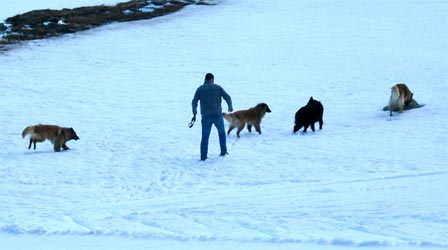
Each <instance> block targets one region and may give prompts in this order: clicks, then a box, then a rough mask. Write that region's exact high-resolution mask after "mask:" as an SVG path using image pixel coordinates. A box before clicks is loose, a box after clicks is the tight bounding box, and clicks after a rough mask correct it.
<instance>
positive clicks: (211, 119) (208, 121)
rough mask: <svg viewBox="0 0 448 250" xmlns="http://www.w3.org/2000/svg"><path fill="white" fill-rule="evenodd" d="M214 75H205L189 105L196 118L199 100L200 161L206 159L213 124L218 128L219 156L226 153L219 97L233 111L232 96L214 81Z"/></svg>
mask: <svg viewBox="0 0 448 250" xmlns="http://www.w3.org/2000/svg"><path fill="white" fill-rule="evenodd" d="M214 80H215V77H214V76H213V74H212V73H207V74H206V75H205V81H204V84H203V85H201V86H200V87H199V88H198V89H197V90H196V93H195V94H194V97H193V101H192V102H191V105H192V107H193V115H194V116H193V119H194V120H196V114H197V107H198V101H201V115H202V120H201V124H202V139H201V161H205V160H206V159H207V153H208V139H209V137H210V132H211V130H212V125H213V124H214V125H215V127H216V129H217V130H218V135H219V145H220V147H221V154H220V155H221V156H225V155H227V145H226V131H225V129H224V118H223V116H222V108H221V98H223V99H224V100H225V101H226V102H227V106H228V108H229V109H228V110H229V112H232V111H233V107H232V98H230V96H229V94H227V93H226V91H225V90H224V89H223V88H222V87H221V86H219V85H218V84H215V83H214Z"/></svg>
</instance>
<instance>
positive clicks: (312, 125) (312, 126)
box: [311, 122, 316, 132]
mask: <svg viewBox="0 0 448 250" xmlns="http://www.w3.org/2000/svg"><path fill="white" fill-rule="evenodd" d="M311 130H312V131H313V132H316V129H315V127H314V122H312V123H311Z"/></svg>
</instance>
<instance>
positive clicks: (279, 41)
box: [0, 0, 448, 250]
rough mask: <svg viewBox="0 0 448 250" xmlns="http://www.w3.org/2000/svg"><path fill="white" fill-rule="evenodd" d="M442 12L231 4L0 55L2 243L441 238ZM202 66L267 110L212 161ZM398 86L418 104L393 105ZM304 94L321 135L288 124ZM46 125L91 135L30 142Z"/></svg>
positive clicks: (346, 244) (369, 245) (239, 0)
mask: <svg viewBox="0 0 448 250" xmlns="http://www.w3.org/2000/svg"><path fill="white" fill-rule="evenodd" d="M4 2H5V0H2V5H3V4H4ZM20 2H23V1H6V3H9V4H10V5H9V6H10V7H18V6H20V7H24V6H26V7H30V8H35V6H36V5H33V4H32V3H33V1H31V0H29V1H25V2H26V3H20ZM65 2H67V6H64V7H74V6H70V5H71V4H68V3H69V2H70V1H64V3H65ZM72 2H74V1H72ZM77 2H79V3H81V2H83V4H84V3H85V5H93V4H98V2H95V1H93V0H86V1H77ZM101 2H106V1H101ZM114 2H115V1H111V3H114ZM43 3H45V4H50V1H43ZM62 3H63V2H62V1H60V2H58V4H62ZM16 5H17V6H16ZM39 7H55V6H39ZM57 7H62V6H57ZM6 9H9V8H6ZM29 10H31V9H29ZM447 10H448V6H447V1H445V0H433V1H408V0H405V1H403V0H376V1H368V0H361V1H355V0H338V1H335V0H330V1H320V0H317V1H316V0H304V1H295V0H288V1H282V2H275V1H269V0H256V1H255V0H252V1H251V0H224V1H220V2H219V4H217V5H214V6H189V7H187V8H185V9H183V10H182V11H179V12H177V13H174V14H171V15H168V16H164V17H160V18H156V19H152V20H144V21H138V22H130V23H118V24H111V25H107V26H103V27H100V28H97V29H93V30H89V31H86V32H81V33H77V34H71V35H65V36H62V37H59V38H52V39H47V40H39V41H31V42H27V43H23V44H20V45H18V46H15V48H14V49H12V50H9V51H6V52H5V51H4V52H0V53H1V54H0V64H1V67H0V102H1V106H0V111H1V115H0V119H1V122H0V137H1V139H2V142H1V144H0V145H1V146H0V147H1V150H0V204H1V206H0V242H1V247H0V248H1V249H2V250H3V249H5V250H6V249H8V250H9V249H25V250H29V249H46V250H48V249H97V250H98V249H109V250H110V249H112V250H113V249H261V250H265V249H311V250H314V249H347V248H349V249H363V250H364V249H439V248H440V249H446V248H448V196H447V194H446V193H445V192H446V191H447V190H448V181H447V179H448V164H447V162H448V154H447V153H448V152H447V148H448V127H447V126H448V125H447V117H448V111H447V109H446V108H445V105H446V103H447V101H448V99H447V93H448V71H447V70H446V69H447V65H448V58H447V57H448V35H447V34H448V33H447V32H446V27H448V18H447V13H448V12H447ZM0 13H1V15H2V16H5V17H7V16H8V15H10V14H7V11H5V8H3V7H2V9H1V10H0ZM5 13H6V14H5ZM207 72H212V73H214V74H215V80H216V82H217V83H218V84H220V85H221V86H223V87H224V89H226V91H227V92H228V93H229V94H230V95H231V96H232V99H233V104H234V109H235V110H240V109H247V108H250V107H253V106H255V105H256V104H257V103H260V102H266V103H267V104H268V105H269V106H270V108H271V110H272V113H269V114H267V115H266V116H265V117H264V119H263V122H262V125H261V127H262V134H261V135H259V134H257V133H254V132H252V133H249V132H248V131H247V130H244V131H243V132H242V133H241V138H240V139H237V137H236V135H235V132H233V133H231V134H230V135H229V136H228V140H227V143H228V148H229V153H230V154H229V155H228V156H226V157H224V158H222V157H219V156H218V154H219V152H220V151H219V144H218V136H217V132H216V130H215V129H213V130H212V134H211V136H210V145H209V159H208V160H207V161H205V162H201V161H200V160H199V143H200V134H201V126H200V116H199V117H198V121H197V122H196V124H195V126H194V127H193V128H191V129H190V128H188V127H187V124H188V122H189V121H190V119H191V117H192V113H191V100H192V98H193V94H194V91H195V90H196V88H197V87H198V86H200V85H201V84H202V82H203V77H204V75H205V73H207ZM399 82H404V83H406V84H407V85H408V86H409V87H410V89H411V91H413V92H414V98H415V99H416V100H417V101H418V102H419V103H424V104H425V106H424V107H423V108H420V109H413V110H408V111H404V112H403V113H401V114H398V113H395V114H394V115H393V116H392V117H390V116H389V114H388V112H384V111H382V108H383V107H384V106H385V105H386V104H387V102H388V99H389V95H390V87H391V86H392V85H394V84H396V83H399ZM310 96H313V97H314V98H315V99H317V100H319V101H321V102H322V103H323V105H324V108H325V111H324V125H323V129H322V130H317V131H316V132H312V131H311V130H309V131H308V132H307V133H302V132H300V133H297V134H293V133H292V128H293V125H294V114H295V112H296V111H297V110H298V109H299V108H300V107H302V106H303V105H305V104H306V102H307V101H308V99H309V97H310ZM223 109H224V110H227V106H226V104H225V103H223ZM39 123H42V124H57V125H60V126H65V127H73V128H74V129H75V131H76V132H77V134H78V136H79V137H80V140H78V141H69V142H68V143H67V145H68V146H69V147H71V150H69V151H64V152H61V153H55V152H53V150H52V145H51V144H50V143H49V142H44V143H40V144H37V149H36V150H28V149H27V147H28V139H22V138H21V132H22V130H23V129H24V128H25V127H26V126H29V125H34V124H39Z"/></svg>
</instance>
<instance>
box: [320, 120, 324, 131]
mask: <svg viewBox="0 0 448 250" xmlns="http://www.w3.org/2000/svg"><path fill="white" fill-rule="evenodd" d="M322 125H324V120H323V119H320V120H319V129H322Z"/></svg>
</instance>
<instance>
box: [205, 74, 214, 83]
mask: <svg viewBox="0 0 448 250" xmlns="http://www.w3.org/2000/svg"><path fill="white" fill-rule="evenodd" d="M214 79H215V77H214V76H213V74H212V73H207V74H206V75H205V82H213V80H214Z"/></svg>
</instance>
